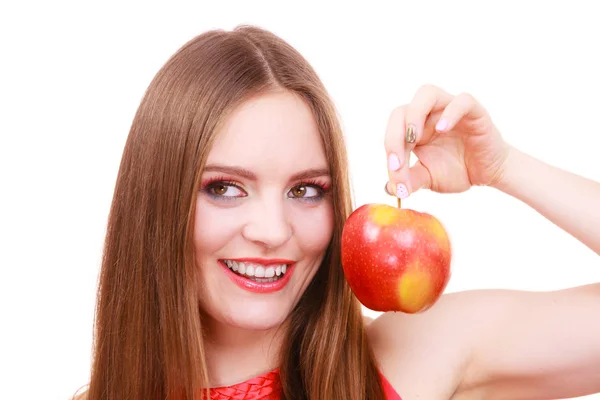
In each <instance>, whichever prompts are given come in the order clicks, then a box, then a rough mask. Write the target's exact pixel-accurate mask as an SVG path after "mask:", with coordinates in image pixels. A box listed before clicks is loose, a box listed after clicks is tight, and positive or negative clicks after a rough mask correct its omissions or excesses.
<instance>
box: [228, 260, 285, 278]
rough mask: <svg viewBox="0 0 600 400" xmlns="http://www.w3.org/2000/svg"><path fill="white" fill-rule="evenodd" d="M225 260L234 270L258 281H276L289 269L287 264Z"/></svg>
mask: <svg viewBox="0 0 600 400" xmlns="http://www.w3.org/2000/svg"><path fill="white" fill-rule="evenodd" d="M224 262H225V265H227V267H228V268H229V269H230V270H232V271H233V272H235V273H237V274H238V275H242V276H245V277H246V278H250V279H254V280H255V281H257V282H274V281H276V280H278V279H280V278H281V277H282V276H283V275H285V272H286V271H287V264H277V265H269V266H266V265H261V264H257V263H250V262H241V261H232V260H224Z"/></svg>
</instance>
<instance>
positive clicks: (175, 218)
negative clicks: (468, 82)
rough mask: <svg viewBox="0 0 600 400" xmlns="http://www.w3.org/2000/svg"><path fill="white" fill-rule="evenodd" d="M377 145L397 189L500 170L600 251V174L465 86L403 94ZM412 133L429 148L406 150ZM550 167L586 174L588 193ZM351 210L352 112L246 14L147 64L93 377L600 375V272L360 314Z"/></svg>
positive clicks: (265, 379) (465, 386)
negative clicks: (549, 161)
mask: <svg viewBox="0 0 600 400" xmlns="http://www.w3.org/2000/svg"><path fill="white" fill-rule="evenodd" d="M385 147H386V153H387V156H388V162H389V177H390V181H389V183H388V184H387V185H386V190H387V191H388V192H391V193H395V194H397V195H398V196H399V197H401V198H404V197H406V196H407V195H409V194H410V193H412V192H414V191H416V190H418V189H420V188H429V189H431V190H435V191H438V192H458V191H464V190H467V189H468V188H469V187H470V186H472V185H489V186H492V187H495V188H498V189H499V190H501V191H503V192H505V193H507V194H509V195H512V196H515V197H516V198H518V199H521V200H523V201H525V202H527V203H528V204H530V205H531V206H532V207H533V208H534V209H536V210H537V211H539V212H541V213H542V214H544V215H545V216H546V217H547V218H549V219H550V220H552V221H553V222H554V223H556V224H557V225H558V226H560V227H562V228H563V229H565V230H566V231H568V232H570V233H571V234H573V235H574V236H575V237H577V238H578V239H579V240H581V241H582V242H583V243H584V244H586V245H587V246H589V247H590V248H592V249H593V250H594V251H596V252H597V253H600V218H599V217H598V214H597V212H596V211H595V210H594V212H596V214H594V215H592V214H591V213H590V211H591V210H593V207H592V205H597V204H598V202H599V200H600V185H598V184H597V183H595V182H590V181H587V180H585V179H583V178H580V177H577V176H574V175H571V174H568V173H566V172H563V171H560V170H558V169H555V168H553V167H550V166H548V165H545V164H543V163H541V162H539V161H537V160H534V159H533V158H531V157H529V156H527V155H525V154H523V153H521V152H519V151H518V150H516V149H514V148H513V147H511V146H509V145H508V144H506V143H505V142H504V141H503V140H502V137H501V136H500V134H499V132H498V131H497V130H496V128H495V127H494V125H493V124H492V122H491V119H490V117H489V115H488V114H487V113H486V111H485V110H484V109H483V107H482V106H481V105H479V104H478V103H477V102H476V101H475V100H474V99H473V98H472V97H470V96H468V95H460V96H456V97H454V96H452V95H449V94H447V93H445V92H443V91H442V90H441V89H438V88H434V87H424V88H422V89H421V90H419V91H418V93H417V94H416V96H415V98H414V100H413V101H412V102H411V103H410V104H409V105H407V106H404V107H400V108H398V109H397V110H395V111H394V112H393V114H392V117H391V119H390V122H389V128H388V132H387V134H386V143H385ZM411 150H414V152H415V153H416V154H417V155H418V157H419V159H420V161H419V162H418V163H417V164H416V165H415V166H413V167H412V168H409V163H408V155H409V154H410V152H411ZM532 182H535V183H536V184H537V186H534V185H532ZM556 186H558V187H560V188H561V189H560V190H561V192H560V193H570V194H571V195H572V196H573V195H576V194H581V195H580V198H579V199H578V203H579V207H578V208H577V209H576V210H573V209H572V208H570V207H567V205H566V201H564V200H563V199H562V198H561V196H557V192H556V189H555V187H556ZM569 204H572V200H569ZM566 210H568V212H567V211H566ZM350 212H351V201H350V191H349V185H348V176H347V169H346V154H345V148H344V143H343V139H342V134H341V129H340V126H339V124H338V120H337V119H336V115H335V111H334V107H333V105H332V102H331V100H330V99H329V97H328V94H327V92H326V91H325V89H324V87H323V85H322V84H321V82H320V81H319V79H318V77H317V75H316V74H315V72H314V71H313V70H312V68H311V67H310V66H309V64H308V63H307V62H306V61H305V60H304V59H303V58H302V57H301V56H300V55H299V54H298V53H297V52H296V51H295V50H294V49H292V48H291V47H290V46H289V45H287V44H286V43H285V42H283V41H282V40H281V39H279V38H277V37H275V36H274V35H272V34H270V33H269V32H265V31H263V30H260V29H258V28H253V27H240V28H238V29H236V30H234V31H233V32H223V31H213V32H208V33H205V34H203V35H200V36H198V37H196V38H195V39H193V40H192V41H190V42H189V43H187V44H186V45H185V46H183V47H182V48H181V49H180V50H179V51H178V52H177V53H176V54H175V55H174V56H173V57H172V58H171V59H170V60H169V61H168V62H167V63H166V65H165V66H164V67H163V68H162V69H161V70H160V71H159V73H158V74H157V76H156V77H155V78H154V80H153V82H152V83H151V85H150V87H149V88H148V91H147V93H146V95H145V96H144V98H143V100H142V102H141V105H140V107H139V109H138V112H137V114H136V116H135V119H134V121H133V124H132V128H131V131H130V134H129V138H128V141H127V144H126V146H125V150H124V153H123V158H122V162H121V166H120V170H119V175H118V179H117V183H116V188H115V194H114V199H113V203H112V208H111V212H110V217H109V224H108V230H107V236H106V243H105V250H104V258H103V263H102V270H101V277H100V287H99V292H98V304H97V319H96V335H95V356H94V361H93V367H92V375H91V381H90V385H89V389H88V391H87V392H86V393H84V394H83V395H82V397H83V398H87V399H89V400H97V399H140V400H141V399H144V400H148V399H166V398H169V399H191V398H193V396H196V397H195V398H201V396H202V395H203V394H204V395H206V396H209V397H210V398H213V399H225V398H232V399H233V398H235V399H238V398H244V399H279V398H282V399H283V398H285V399H288V400H292V399H319V400H321V399H357V400H358V399H383V398H387V399H399V398H400V396H402V398H403V399H404V400H407V399H408V400H410V399H415V398H420V399H450V398H452V399H470V398H473V399H479V398H486V399H493V398H502V399H506V398H510V399H516V398H519V399H528V398H536V399H537V398H550V397H552V398H559V397H569V396H577V395H583V394H586V393H593V392H595V391H600V372H599V371H600V322H598V320H597V318H595V317H594V316H595V315H597V313H598V311H600V286H599V285H597V284H596V285H590V286H587V287H580V288H574V289H570V290H565V291H559V292H553V293H520V292H508V291H473V292H465V293H456V294H451V295H445V296H443V298H442V299H441V300H439V302H438V303H437V304H436V305H435V306H434V307H432V308H431V309H430V310H429V311H427V312H425V313H422V314H419V315H410V316H408V315H404V314H401V313H386V314H383V315H382V316H381V317H379V318H378V319H377V320H375V321H373V322H371V323H370V324H368V325H367V324H366V322H365V319H364V318H363V316H362V313H361V307H360V304H359V302H358V301H357V299H356V298H355V297H354V296H353V294H352V292H351V291H350V289H349V287H348V285H347V283H346V281H345V279H344V276H343V273H342V269H341V265H340V235H341V232H342V227H343V224H344V221H345V220H346V218H347V216H348V215H349V213H350ZM525 302H527V304H530V306H528V309H527V310H526V311H527V314H529V313H535V314H536V315H537V318H536V319H535V321H533V320H532V319H531V318H529V316H528V315H527V314H526V313H525V311H524V310H523V307H522V304H524V303H525ZM567 328H569V329H575V332H576V333H575V334H573V333H570V332H569V331H568V330H567ZM571 332H572V331H571Z"/></svg>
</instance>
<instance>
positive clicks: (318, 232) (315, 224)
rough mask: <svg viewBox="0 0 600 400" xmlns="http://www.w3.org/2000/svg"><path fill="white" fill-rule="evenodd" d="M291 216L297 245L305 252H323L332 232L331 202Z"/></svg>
mask: <svg viewBox="0 0 600 400" xmlns="http://www.w3.org/2000/svg"><path fill="white" fill-rule="evenodd" d="M293 218H294V233H295V236H296V240H297V242H298V245H299V246H300V247H301V248H302V249H303V250H304V251H305V252H307V253H313V252H314V253H322V252H324V251H325V250H326V249H327V245H328V244H329V242H330V240H331V235H332V234H333V209H332V206H331V204H329V203H328V204H323V205H322V206H319V207H316V208H314V209H309V210H304V212H298V213H295V215H294V217H293ZM307 255H308V254H307ZM315 255H316V254H315ZM318 255H320V254H318Z"/></svg>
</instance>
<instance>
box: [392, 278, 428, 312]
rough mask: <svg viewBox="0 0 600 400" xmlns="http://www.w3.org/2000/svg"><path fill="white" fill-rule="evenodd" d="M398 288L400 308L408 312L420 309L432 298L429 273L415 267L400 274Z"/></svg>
mask: <svg viewBox="0 0 600 400" xmlns="http://www.w3.org/2000/svg"><path fill="white" fill-rule="evenodd" d="M398 290H399V295H400V302H401V304H402V308H403V309H405V310H406V311H407V312H409V313H416V312H419V311H421V310H422V309H424V308H425V307H426V306H428V305H429V303H430V302H431V300H432V298H433V284H432V282H431V277H430V276H429V273H427V272H425V271H421V270H420V269H416V268H413V269H411V270H408V271H406V272H405V273H404V274H403V275H402V277H401V278H400V283H399V285H398Z"/></svg>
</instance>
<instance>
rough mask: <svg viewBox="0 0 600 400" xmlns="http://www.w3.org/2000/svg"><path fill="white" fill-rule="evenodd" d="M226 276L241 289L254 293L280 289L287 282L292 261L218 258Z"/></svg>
mask: <svg viewBox="0 0 600 400" xmlns="http://www.w3.org/2000/svg"><path fill="white" fill-rule="evenodd" d="M220 263H221V265H223V266H224V267H226V268H224V269H225V272H226V274H227V275H228V277H229V278H230V279H231V280H232V281H233V282H234V283H235V284H237V285H238V286H239V287H241V288H242V289H245V290H248V291H251V292H254V293H270V292H276V291H278V290H281V289H283V288H284V287H285V285H286V284H287V283H288V282H289V280H290V276H291V275H292V270H293V269H294V268H293V267H294V265H295V263H294V261H291V260H281V259H278V260H262V259H236V260H233V259H222V260H220Z"/></svg>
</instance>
